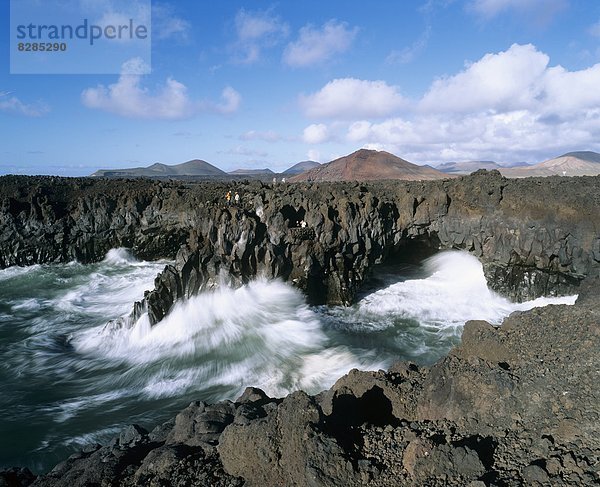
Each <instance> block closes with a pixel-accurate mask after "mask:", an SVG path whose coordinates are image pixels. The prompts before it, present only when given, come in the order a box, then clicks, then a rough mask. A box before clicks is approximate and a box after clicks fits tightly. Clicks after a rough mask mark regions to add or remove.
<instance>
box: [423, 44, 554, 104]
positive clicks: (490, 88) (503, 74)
mask: <svg viewBox="0 0 600 487" xmlns="http://www.w3.org/2000/svg"><path fill="white" fill-rule="evenodd" d="M548 62H549V58H548V56H547V55H546V54H543V53H541V52H539V51H538V50H537V49H536V48H535V47H534V46H532V45H531V44H528V45H525V46H521V45H517V44H514V45H513V46H511V47H510V49H508V50H507V51H504V52H500V53H498V54H486V55H485V56H484V57H483V58H482V59H481V60H479V61H477V62H475V63H473V64H470V65H468V66H467V67H466V69H465V70H464V71H463V72H461V73H459V74H457V75H454V76H450V77H446V78H442V79H439V80H437V81H435V82H434V83H433V85H432V86H431V88H430V89H429V91H428V92H427V93H426V95H425V96H424V98H423V99H422V100H421V103H420V105H421V108H422V109H424V110H426V111H451V112H461V111H462V112H469V111H473V110H480V109H487V110H505V109H514V108H528V106H527V105H529V104H531V103H532V102H533V101H534V99H535V97H536V96H537V95H538V93H539V91H540V89H541V88H542V86H541V83H540V82H541V79H542V77H543V75H544V73H545V71H546V68H547V66H548Z"/></svg>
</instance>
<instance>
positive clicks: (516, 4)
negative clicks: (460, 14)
mask: <svg viewBox="0 0 600 487" xmlns="http://www.w3.org/2000/svg"><path fill="white" fill-rule="evenodd" d="M566 7H567V1H566V0H471V2H470V3H469V4H468V8H469V9H470V10H472V11H473V12H474V13H475V14H477V15H478V16H479V17H480V18H482V19H484V20H489V19H491V18H493V17H496V16H497V15H500V14H502V13H505V12H511V11H512V12H516V13H518V14H525V15H527V18H528V19H529V20H531V19H532V18H533V19H535V20H536V21H537V22H538V23H541V24H546V23H548V22H549V21H551V20H552V19H553V18H554V17H555V16H556V14H557V13H559V12H560V11H561V10H563V9H564V8H566Z"/></svg>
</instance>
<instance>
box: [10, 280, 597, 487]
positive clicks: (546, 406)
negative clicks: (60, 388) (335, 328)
mask: <svg viewBox="0 0 600 487" xmlns="http://www.w3.org/2000/svg"><path fill="white" fill-rule="evenodd" d="M598 285H599V282H598V280H597V279H596V280H591V279H589V280H588V281H586V282H585V283H584V285H583V286H582V288H581V289H580V297H579V299H578V301H577V303H576V305H574V306H567V305H561V306H548V307H546V308H537V309H533V310H531V311H528V312H523V313H515V314H513V315H511V316H510V317H509V318H507V319H506V320H505V322H504V323H503V325H502V326H501V327H499V328H495V327H492V326H491V325H489V324H488V323H486V322H482V321H471V322H468V323H467V325H466V326H465V329H464V333H463V339H462V344H461V345H460V346H459V347H457V348H456V349H454V350H453V351H452V352H451V353H450V354H449V355H448V356H447V357H446V358H444V359H442V360H440V361H439V362H438V363H436V364H435V365H433V366H431V367H417V366H416V365H415V364H412V363H407V362H401V363H397V364H395V365H394V366H392V367H391V368H390V370H388V371H378V372H360V371H357V370H353V371H351V372H349V373H348V374H347V375H345V376H344V377H342V378H340V379H339V380H338V381H337V383H336V384H335V385H334V386H333V387H332V388H331V389H329V390H327V391H324V392H322V393H320V394H318V395H316V396H309V395H307V394H305V393H304V392H295V393H293V394H290V395H289V396H287V397H285V398H282V399H276V398H269V397H267V396H266V395H265V394H264V393H263V392H262V391H260V390H258V389H253V388H248V389H247V390H246V391H245V392H244V394H243V395H242V396H241V397H240V398H238V399H237V400H236V401H235V402H231V401H223V402H220V403H216V404H205V403H203V402H193V403H191V404H190V405H189V406H188V407H187V408H186V409H184V410H183V411H181V412H180V413H179V414H178V415H177V416H176V417H175V418H173V419H172V420H170V421H167V422H165V423H164V424H162V425H159V426H157V427H156V428H155V429H154V430H152V431H151V432H148V431H145V430H144V429H142V428H140V427H138V426H135V425H132V426H129V427H127V428H125V429H124V430H123V431H122V432H121V434H120V435H119V436H118V437H116V438H115V439H114V440H113V441H112V442H111V443H110V444H109V445H106V446H100V445H90V446H89V447H88V448H86V449H85V450H83V451H81V452H80V453H77V454H74V455H72V456H71V457H70V458H69V459H67V460H65V461H64V462H62V463H60V464H59V465H57V466H56V467H55V468H54V469H53V470H52V471H51V472H49V473H48V474H47V475H44V476H41V477H39V478H37V479H36V480H35V481H34V478H35V477H34V476H32V475H31V474H30V473H28V472H27V471H21V470H16V469H15V470H12V471H5V472H4V473H2V474H0V485H33V486H36V487H50V486H65V485H70V486H73V487H76V486H113V485H114V486H117V485H119V486H238V485H249V486H263V485H269V486H271V485H272V486H275V485H290V486H291V485H298V486H328V485H329V486H334V485H347V486H354V485H356V486H358V485H369V486H390V485H407V486H422V485H427V486H447V485H457V486H464V485H470V486H472V487H480V486H481V487H483V486H505V485H508V486H512V485H539V486H543V485H553V486H563V485H564V486H567V485H572V486H575V485H577V486H579V485H593V484H597V483H598V482H600V393H599V392H598V388H597V384H598V380H599V379H600V372H599V368H598V364H599V363H600V326H599V319H600V299H599V298H598V293H597V290H598ZM2 479H4V484H3V483H2ZM32 482H33V483H32Z"/></svg>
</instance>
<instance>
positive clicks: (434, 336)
mask: <svg viewBox="0 0 600 487" xmlns="http://www.w3.org/2000/svg"><path fill="white" fill-rule="evenodd" d="M166 263H167V262H165V261H159V262H143V261H138V260H137V259H135V258H134V257H133V256H132V255H131V253H130V252H129V251H128V250H126V249H113V250H111V251H110V252H109V253H108V254H107V256H106V258H105V259H104V260H103V261H102V262H99V263H96V264H91V265H81V264H79V263H77V262H72V263H68V264H53V265H35V266H31V267H25V268H22V267H12V268H8V269H4V270H0V390H1V391H2V392H1V394H0V467H4V466H27V467H29V468H30V469H31V470H32V471H34V472H36V473H41V472H45V471H47V470H48V469H49V468H51V467H52V466H53V465H55V464H56V463H58V462H59V461H62V460H64V459H65V458H66V457H67V456H69V455H70V454H72V453H73V452H75V451H78V450H80V449H81V448H83V447H84V446H85V445H88V444H90V443H96V442H97V443H102V442H106V441H108V440H110V439H111V438H112V437H113V436H114V435H115V434H117V433H118V432H119V431H120V430H121V429H122V428H123V427H124V426H125V425H127V424H131V423H137V424H139V425H141V426H144V427H146V428H149V429H151V428H152V427H154V426H156V425H157V424H160V423H161V422H163V421H165V420H167V419H170V418H171V417H173V416H174V415H175V414H176V413H177V412H178V411H180V410H181V409H183V408H184V407H185V406H187V405H188V403H189V402H191V401H194V400H204V401H209V402H210V401H219V400H223V399H232V400H233V399H235V398H236V397H238V396H239V395H240V394H241V393H242V391H243V390H244V388H245V387H246V386H250V385H252V386H257V387H260V388H262V389H264V390H265V391H266V392H267V393H268V394H269V395H271V396H283V395H285V394H287V393H289V392H291V391H294V390H297V389H303V390H305V391H307V392H309V393H317V392H319V391H321V390H323V389H326V388H328V387H330V386H331V385H332V384H333V383H334V382H335V381H336V380H337V379H338V378H339V377H340V376H342V375H343V374H345V373H347V372H348V371H349V370H350V369H352V368H358V369H363V370H377V369H381V368H387V367H389V366H390V365H391V364H392V363H393V362H395V361H398V360H410V361H413V362H415V363H417V364H420V365H428V364H432V363H433V362H435V361H436V360H438V359H439V358H440V357H443V356H444V355H445V354H447V353H448V351H449V350H450V348H452V347H453V346H454V345H456V344H458V343H459V341H460V335H461V331H462V327H463V325H464V323H465V322H466V321H467V320H470V319H484V320H488V321H489V322H491V323H495V324H499V323H500V322H501V321H502V319H503V318H504V317H506V316H508V315H509V314H510V313H511V312H513V311H516V310H525V309H530V308H532V307H535V306H545V305H547V304H573V303H574V302H575V299H576V296H568V297H562V298H540V299H536V300H534V301H529V302H526V303H511V302H510V301H508V300H507V299H505V298H503V297H501V296H499V295H497V294H495V293H494V292H492V291H490V290H489V289H488V287H487V284H486V281H485V277H484V275H483V269H482V266H481V264H480V263H479V261H478V260H477V259H476V258H475V257H473V256H471V255H469V254H468V253H465V252H458V251H447V252H441V253H439V254H437V255H435V256H433V257H431V258H429V259H427V260H425V261H424V262H422V263H421V264H419V265H414V264H397V265H393V266H387V267H380V268H379V269H377V270H376V271H375V277H374V278H373V280H372V281H371V282H370V283H369V285H368V287H367V288H365V290H364V291H363V292H362V294H361V296H359V300H358V301H357V302H356V304H354V305H353V306H350V307H331V306H317V307H312V306H309V305H307V303H306V301H305V299H304V296H303V295H302V294H301V293H300V292H299V291H298V290H296V289H294V288H293V287H291V286H290V285H288V284H286V283H284V282H282V281H279V280H275V281H268V280H266V279H260V278H258V279H256V280H254V281H252V282H250V283H249V284H247V285H245V286H243V287H241V288H238V289H231V288H229V287H227V286H222V287H220V288H218V289H216V290H214V291H210V292H206V293H203V294H201V295H199V296H196V297H194V298H192V299H189V300H187V301H185V302H181V303H178V304H177V305H176V307H175V309H174V310H173V311H172V312H171V313H170V314H169V316H167V317H166V318H165V319H164V320H163V321H162V322H160V323H158V324H157V325H155V326H154V327H151V326H150V325H149V322H148V320H147V317H145V316H142V318H140V320H138V322H137V323H132V324H131V326H115V325H114V322H115V320H118V319H119V318H123V317H125V316H127V315H128V314H129V312H130V311H131V309H132V305H133V303H134V301H136V300H140V299H141V298H142V297H143V293H144V290H147V289H151V288H152V287H153V281H154V278H155V277H156V274H157V273H159V272H160V271H161V270H162V269H163V268H164V266H165V264H166Z"/></svg>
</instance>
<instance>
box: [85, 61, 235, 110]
mask: <svg viewBox="0 0 600 487" xmlns="http://www.w3.org/2000/svg"><path fill="white" fill-rule="evenodd" d="M136 69H143V66H142V65H141V64H140V63H139V61H137V60H132V61H129V62H128V63H125V65H124V66H123V70H124V71H126V72H128V73H135V72H136ZM141 81H142V78H141V76H140V75H139V74H122V75H121V76H120V77H119V80H118V81H117V83H115V84H112V85H109V86H108V87H106V86H104V85H98V86H97V87H95V88H87V89H86V90H84V91H83V93H82V94H81V100H82V103H83V104H84V105H85V106H86V107H88V108H94V109H98V110H103V111H106V112H110V113H115V114H117V115H120V116H123V117H128V118H142V119H166V120H177V119H183V118H190V117H193V116H194V115H197V114H198V113H200V112H206V111H208V112H216V113H221V114H229V113H233V112H235V111H236V110H237V109H238V108H239V105H240V103H241V95H240V94H239V93H238V92H237V91H235V90H234V89H233V88H231V87H229V86H228V87H226V88H225V89H224V90H223V92H222V94H221V97H222V101H221V102H218V103H216V102H209V101H195V100H192V99H190V97H189V95H188V92H187V91H188V90H187V87H186V86H185V85H184V84H182V83H180V82H179V81H177V80H175V79H173V78H167V80H166V82H165V84H164V85H163V86H161V87H160V88H159V89H157V90H156V92H155V93H151V92H150V91H149V90H148V88H145V87H143V86H142V85H141Z"/></svg>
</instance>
